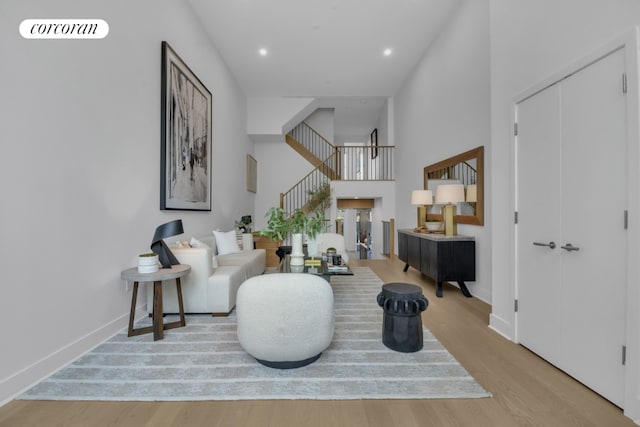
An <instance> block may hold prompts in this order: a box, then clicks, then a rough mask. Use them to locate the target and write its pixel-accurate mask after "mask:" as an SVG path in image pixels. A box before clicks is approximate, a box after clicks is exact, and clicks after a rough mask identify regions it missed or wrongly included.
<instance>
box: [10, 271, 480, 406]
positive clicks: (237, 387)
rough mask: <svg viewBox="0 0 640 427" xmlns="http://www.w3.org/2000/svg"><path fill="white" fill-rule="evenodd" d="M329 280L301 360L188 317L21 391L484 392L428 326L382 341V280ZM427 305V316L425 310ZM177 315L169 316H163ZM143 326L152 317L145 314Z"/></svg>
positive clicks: (227, 396)
mask: <svg viewBox="0 0 640 427" xmlns="http://www.w3.org/2000/svg"><path fill="white" fill-rule="evenodd" d="M353 271H354V276H343V277H332V278H331V285H332V287H333V291H334V300H335V333H334V337H333V341H332V342H331V345H330V347H329V348H328V349H327V350H325V351H324V352H323V353H322V356H321V357H320V359H318V360H317V361H316V362H315V363H313V364H311V365H308V366H306V367H302V368H298V369H290V370H278V369H272V368H268V367H265V366H262V365H260V364H259V363H257V362H256V361H255V360H254V359H253V358H252V357H251V356H249V355H248V354H247V353H246V352H245V351H244V350H243V349H242V347H240V344H239V343H238V339H237V336H236V317H235V313H232V314H231V315H230V316H229V317H226V318H224V317H211V316H208V315H191V316H187V326H186V327H183V328H177V329H171V330H168V331H165V338H164V339H163V340H160V341H156V342H154V341H153V334H146V335H139V336H136V337H131V338H128V337H127V334H126V331H122V332H121V333H119V334H117V335H116V336H114V337H113V338H111V339H110V340H108V341H107V342H105V343H104V344H102V345H100V346H98V347H97V348H95V349H94V350H93V351H91V352H90V353H88V354H86V355H84V356H82V357H80V358H79V359H77V360H76V361H75V362H73V363H72V364H70V365H68V366H67V367H65V368H63V369H61V370H60V371H58V372H57V373H55V374H54V375H52V376H51V377H49V378H47V379H45V380H44V381H42V382H40V383H38V384H37V385H35V386H34V387H33V388H31V389H30V390H28V391H27V392H25V393H24V394H23V395H21V396H20V399H29V400H118V401H180V400H263V399H316V400H335V399H344V400H347V399H435V398H482V397H489V396H490V394H489V393H487V392H486V391H485V390H484V389H483V388H482V387H481V386H480V385H479V384H478V383H477V382H476V381H475V380H474V379H473V377H471V375H469V373H468V372H467V371H466V370H465V369H464V368H463V367H462V366H461V365H460V364H459V363H458V362H457V361H456V360H455V359H454V358H453V356H451V354H450V353H449V352H448V351H447V350H446V349H445V348H444V347H443V346H442V345H441V344H440V343H439V342H438V341H437V340H436V339H435V338H434V337H433V335H432V334H431V333H430V332H429V331H428V330H427V329H426V328H425V329H424V348H423V349H422V350H420V351H418V352H415V353H400V352H396V351H393V350H390V349H388V348H387V347H385V346H384V344H382V341H381V335H382V334H381V328H382V309H381V308H380V307H378V305H377V303H376V295H377V294H378V293H379V292H380V287H381V285H382V281H381V280H380V279H379V278H378V276H376V275H375V273H373V272H372V271H371V270H370V269H369V268H368V267H355V268H353ZM428 313H429V311H428V309H427V311H426V312H424V313H423V314H422V315H423V316H428V315H429V314H428ZM171 320H173V319H169V318H167V319H166V320H165V321H171ZM142 323H150V321H149V320H148V319H143V320H142V321H140V322H139V323H138V325H137V326H141V325H142Z"/></svg>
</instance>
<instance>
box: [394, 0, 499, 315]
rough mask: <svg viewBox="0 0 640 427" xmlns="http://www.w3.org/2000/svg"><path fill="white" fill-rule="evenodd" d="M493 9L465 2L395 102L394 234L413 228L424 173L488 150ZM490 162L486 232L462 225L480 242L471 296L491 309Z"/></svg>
mask: <svg viewBox="0 0 640 427" xmlns="http://www.w3.org/2000/svg"><path fill="white" fill-rule="evenodd" d="M489 58H490V56H489V1H488V0H465V1H463V2H462V3H461V4H460V6H459V8H458V9H457V11H456V12H455V13H454V15H453V17H452V18H451V21H450V22H449V24H448V25H446V26H445V28H444V29H443V32H442V33H441V34H440V35H439V37H438V39H437V40H435V41H434V43H433V44H432V45H431V47H430V48H429V49H428V50H427V52H426V54H425V57H424V58H423V59H422V61H421V62H420V63H419V64H418V66H417V67H416V70H415V72H414V73H413V75H412V76H411V77H410V78H409V79H408V80H407V82H406V83H405V84H404V85H403V86H402V88H401V90H400V91H399V93H398V94H397V95H396V96H395V97H394V98H393V104H394V114H393V128H394V129H395V134H394V141H395V145H396V147H397V148H396V159H395V160H396V161H395V165H396V167H395V171H396V188H397V191H396V206H397V218H396V228H398V229H400V228H413V227H415V223H416V219H415V218H416V207H415V206H413V205H411V203H410V194H411V191H412V190H416V189H422V186H423V173H422V172H423V168H424V167H425V166H427V165H429V164H432V163H435V162H437V161H440V160H443V159H445V158H447V157H451V156H453V155H456V154H459V153H462V152H464V151H467V150H470V149H472V148H474V147H478V146H480V145H484V146H485V152H486V151H487V148H488V147H490V146H491V134H490V131H491V128H490V124H491V121H490V106H491V103H490V87H489V82H490V72H489ZM486 157H487V156H486V155H485V171H487V172H485V225H484V226H473V225H463V224H461V225H458V233H460V234H465V235H471V236H475V237H476V282H474V283H471V285H470V286H469V289H470V291H471V293H472V294H473V295H474V296H476V297H478V298H481V299H483V300H485V301H488V302H491V298H492V294H491V220H490V219H491V209H492V208H491V206H492V204H491V200H492V199H491V194H492V191H491V180H490V173H489V172H488V171H490V170H491V161H490V159H488V158H486Z"/></svg>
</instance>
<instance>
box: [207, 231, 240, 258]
mask: <svg viewBox="0 0 640 427" xmlns="http://www.w3.org/2000/svg"><path fill="white" fill-rule="evenodd" d="M213 235H214V237H215V238H216V246H217V247H218V255H225V254H234V253H236V252H240V247H239V246H238V241H237V240H236V232H235V230H231V231H217V230H213Z"/></svg>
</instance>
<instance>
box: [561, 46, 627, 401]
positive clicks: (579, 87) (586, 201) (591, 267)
mask: <svg viewBox="0 0 640 427" xmlns="http://www.w3.org/2000/svg"><path fill="white" fill-rule="evenodd" d="M624 70H625V56H624V51H623V50H619V51H617V52H615V53H613V54H610V55H609V56H607V57H606V58H604V59H601V60H600V61H598V62H596V63H594V64H592V65H591V66H589V67H587V68H585V69H583V70H581V71H580V72H578V73H576V74H574V75H573V76H571V78H568V79H566V80H565V81H564V82H563V84H562V112H561V114H562V151H563V152H562V158H563V162H562V164H563V168H562V198H563V209H562V224H563V225H562V244H563V245H566V244H568V243H570V244H572V245H573V246H575V247H578V248H580V250H578V251H567V250H564V249H563V250H561V251H560V252H561V256H562V290H563V306H564V307H565V309H564V310H563V312H562V315H563V319H562V321H561V324H562V325H563V327H564V328H565V331H564V333H563V334H564V335H565V336H570V339H564V340H563V341H562V343H563V346H562V348H563V357H562V359H563V360H564V364H563V366H561V368H562V369H564V370H565V371H567V372H568V373H570V374H572V375H573V376H575V377H576V378H578V379H579V380H580V381H582V382H583V383H585V384H586V385H588V386H589V387H591V388H593V389H594V390H596V391H598V392H599V393H600V394H602V395H603V396H605V397H607V398H608V399H609V400H611V401H612V402H614V403H616V404H618V405H622V402H623V399H624V366H623V365H622V362H621V360H622V346H623V345H624V344H625V336H626V320H625V318H626V310H625V307H626V303H625V297H626V282H627V280H626V271H627V261H626V260H627V256H626V253H627V250H626V248H627V243H626V238H627V232H626V230H625V224H624V222H625V221H624V217H625V214H624V212H625V210H626V209H627V201H626V200H627V183H626V178H627V167H626V165H627V160H626V158H627V136H626V130H627V125H626V117H627V113H626V95H625V94H624V93H623V91H622V75H623V73H624ZM601 222H604V224H603V225H600V224H601Z"/></svg>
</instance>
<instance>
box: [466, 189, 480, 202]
mask: <svg viewBox="0 0 640 427" xmlns="http://www.w3.org/2000/svg"><path fill="white" fill-rule="evenodd" d="M466 201H467V202H469V203H475V202H477V201H478V186H477V185H476V184H469V185H467V200H466Z"/></svg>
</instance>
